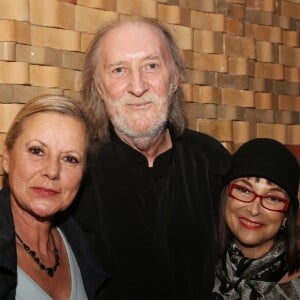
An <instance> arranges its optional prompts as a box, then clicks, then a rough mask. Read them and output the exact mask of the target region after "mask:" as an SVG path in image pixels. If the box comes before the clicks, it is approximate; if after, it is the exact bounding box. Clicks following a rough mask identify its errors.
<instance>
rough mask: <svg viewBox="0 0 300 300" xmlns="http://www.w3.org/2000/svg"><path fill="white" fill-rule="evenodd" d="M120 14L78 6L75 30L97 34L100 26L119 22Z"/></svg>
mask: <svg viewBox="0 0 300 300" xmlns="http://www.w3.org/2000/svg"><path fill="white" fill-rule="evenodd" d="M118 18H119V14H118V13H117V12H112V11H104V10H99V9H94V8H89V7H84V6H79V5H77V6H76V7H75V30H77V31H82V32H88V33H95V32H96V30H97V29H98V27H99V26H101V25H103V24H105V23H109V22H113V21H116V20H118Z"/></svg>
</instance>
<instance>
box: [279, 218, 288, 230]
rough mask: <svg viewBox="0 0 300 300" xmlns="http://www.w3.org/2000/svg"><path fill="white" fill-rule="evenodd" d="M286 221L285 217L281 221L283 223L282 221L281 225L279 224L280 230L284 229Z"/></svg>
mask: <svg viewBox="0 0 300 300" xmlns="http://www.w3.org/2000/svg"><path fill="white" fill-rule="evenodd" d="M286 221H287V217H285V218H284V219H283V221H282V224H281V227H280V229H281V230H283V229H285V227H286Z"/></svg>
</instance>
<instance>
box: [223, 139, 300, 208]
mask: <svg viewBox="0 0 300 300" xmlns="http://www.w3.org/2000/svg"><path fill="white" fill-rule="evenodd" d="M249 176H256V177H263V178H266V179H268V180H270V181H272V182H274V183H276V184H277V185H279V186H280V187H281V188H283V189H284V190H285V191H286V193H287V194H288V195H289V198H290V201H291V204H292V206H293V208H294V209H295V210H296V209H298V207H299V201H298V185H299V176H300V168H299V163H298V161H297V159H296V157H295V156H294V155H293V154H292V153H291V152H290V151H289V150H288V149H287V147H286V146H284V145H283V144H281V143H280V142H278V141H276V140H273V139H267V138H257V139H253V140H250V141H248V142H246V143H245V144H243V145H242V146H241V147H240V148H239V149H238V150H237V151H236V152H235V153H234V154H233V156H232V160H231V167H230V170H229V172H228V174H227V176H226V180H225V181H226V183H229V182H230V181H232V180H234V179H237V178H241V177H249Z"/></svg>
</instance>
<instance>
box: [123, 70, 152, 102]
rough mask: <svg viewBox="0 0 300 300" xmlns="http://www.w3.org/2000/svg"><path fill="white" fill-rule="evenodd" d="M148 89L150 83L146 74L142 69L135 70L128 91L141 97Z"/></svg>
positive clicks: (131, 75)
mask: <svg viewBox="0 0 300 300" xmlns="http://www.w3.org/2000/svg"><path fill="white" fill-rule="evenodd" d="M146 91H148V83H147V80H146V78H145V75H144V74H143V73H142V71H140V70H133V71H132V72H131V74H130V80H129V83H128V92H129V93H131V94H133V95H134V96H136V97H140V96H142V95H143V94H144V93H145V92H146Z"/></svg>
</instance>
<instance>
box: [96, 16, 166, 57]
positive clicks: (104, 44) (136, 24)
mask: <svg viewBox="0 0 300 300" xmlns="http://www.w3.org/2000/svg"><path fill="white" fill-rule="evenodd" d="M100 48H101V50H100V52H102V54H106V53H110V52H111V51H115V49H116V48H117V49H118V48H119V49H120V50H121V51H122V52H123V53H135V52H149V53H150V52H153V53H157V54H160V55H162V56H164V57H165V58H167V57H168V56H169V49H168V45H167V42H166V39H165V37H164V35H163V33H162V32H161V31H160V30H159V29H158V28H156V27H155V26H154V25H151V24H148V23H144V22H141V21H127V22H124V23H121V24H119V25H117V26H116V27H114V28H112V29H111V30H109V31H108V32H106V33H105V35H104V36H103V37H102V40H101V47H100Z"/></svg>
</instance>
